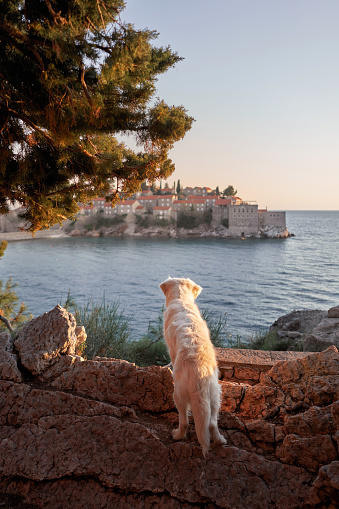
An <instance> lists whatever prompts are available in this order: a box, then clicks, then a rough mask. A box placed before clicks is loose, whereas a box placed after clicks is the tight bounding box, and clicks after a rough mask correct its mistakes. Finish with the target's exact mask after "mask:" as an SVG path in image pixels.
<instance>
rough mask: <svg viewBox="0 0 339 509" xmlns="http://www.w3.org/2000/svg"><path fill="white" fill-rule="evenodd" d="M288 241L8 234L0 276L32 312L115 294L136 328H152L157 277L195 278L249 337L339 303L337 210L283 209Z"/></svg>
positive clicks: (205, 297)
mask: <svg viewBox="0 0 339 509" xmlns="http://www.w3.org/2000/svg"><path fill="white" fill-rule="evenodd" d="M287 227H288V230H289V231H290V232H291V233H294V234H295V237H291V238H288V239H272V240H269V239H260V240H259V239H247V240H217V239H208V240H207V239H139V238H138V239H134V238H130V239H120V238H105V239H104V238H69V239H39V240H27V241H20V242H11V243H9V245H8V248H7V251H6V254H5V256H4V257H3V258H2V260H1V261H0V278H1V279H2V280H5V279H6V278H8V277H9V276H12V278H13V280H14V281H15V282H16V283H17V284H18V287H17V294H18V296H19V298H20V299H21V300H22V301H24V302H25V303H26V305H27V307H28V309H29V311H31V312H32V313H33V315H34V316H38V315H39V314H41V313H44V312H46V311H49V310H50V309H52V308H53V307H54V306H55V305H56V304H58V303H62V302H63V301H64V300H65V299H66V297H67V293H68V291H70V293H71V295H72V296H73V298H74V299H75V300H76V301H77V302H79V303H84V302H85V301H87V300H88V298H89V297H94V299H98V300H100V299H101V298H102V297H103V295H105V298H106V300H108V301H114V300H119V302H120V306H121V309H122V310H123V311H124V314H125V315H126V316H128V317H130V318H131V328H132V332H133V336H134V337H135V338H137V337H139V336H140V335H141V334H143V333H144V332H146V330H147V325H148V323H149V321H152V322H153V321H155V320H156V318H157V317H158V315H159V313H160V312H161V309H162V306H163V304H164V296H163V294H162V292H161V290H160V289H159V284H160V283H161V282H162V281H163V280H164V279H166V278H167V277H168V276H169V275H170V276H171V277H190V278H191V279H193V280H194V281H195V282H196V283H198V284H200V285H201V286H202V287H203V291H202V293H201V294H200V296H199V297H198V299H197V303H198V305H199V307H200V308H201V309H206V308H209V310H210V311H211V312H212V313H213V315H214V316H215V317H216V318H218V317H219V316H220V315H222V316H224V315H225V313H226V314H227V324H228V332H229V333H230V334H232V336H233V337H234V336H237V335H240V336H241V337H242V338H243V339H246V338H248V337H249V336H251V335H253V334H254V333H255V332H258V331H261V330H263V329H265V328H267V327H268V326H269V325H271V324H272V323H273V322H274V320H276V319H277V318H279V316H281V315H283V314H285V313H288V312H290V311H292V310H294V309H328V308H329V307H331V306H335V305H338V304H339V211H335V212H327V211H326V212H319V211H316V212H306V211H302V212H301V211H298V212H287Z"/></svg>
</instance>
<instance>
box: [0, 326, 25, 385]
mask: <svg viewBox="0 0 339 509" xmlns="http://www.w3.org/2000/svg"><path fill="white" fill-rule="evenodd" d="M17 363H18V357H17V356H16V355H15V353H14V350H13V340H12V338H11V335H10V333H9V332H0V379H1V380H13V381H14V382H21V381H22V375H21V372H20V371H19V369H18V364H17Z"/></svg>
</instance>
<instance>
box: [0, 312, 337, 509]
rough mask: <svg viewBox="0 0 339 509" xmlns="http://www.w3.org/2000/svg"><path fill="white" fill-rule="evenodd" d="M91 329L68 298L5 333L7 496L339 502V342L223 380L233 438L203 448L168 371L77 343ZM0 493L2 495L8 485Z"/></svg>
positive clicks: (43, 504)
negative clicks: (185, 423)
mask: <svg viewBox="0 0 339 509" xmlns="http://www.w3.org/2000/svg"><path fill="white" fill-rule="evenodd" d="M84 338H85V331H84V330H83V329H82V328H79V327H77V326H76V323H75V321H74V318H73V316H72V315H70V314H69V313H68V312H67V311H65V310H64V309H62V308H61V307H60V306H57V307H56V308H55V309H54V310H52V311H50V312H49V313H46V314H45V315H43V316H41V317H38V318H36V319H35V320H32V321H31V322H29V323H28V324H27V325H26V327H25V328H24V329H22V331H21V332H20V333H19V334H18V336H17V337H16V338H14V339H13V340H12V339H11V337H10V335H9V334H8V333H2V334H1V335H0V378H1V380H0V388H1V391H0V502H1V496H2V497H3V500H8V497H11V496H15V497H20V498H21V501H22V502H25V503H29V504H32V505H33V507H36V508H44V509H59V508H60V509H61V508H63V509H64V508H68V507H69V508H72V509H73V508H74V509H85V508H86V509H97V508H111V507H114V508H118V509H119V508H140V509H141V508H142V509H144V508H146V509H147V508H150V507H153V508H155V507H162V506H166V507H167V508H169V509H172V508H173V509H174V508H187V509H189V508H190V509H192V508H201V507H205V508H208V509H212V508H221V507H222V508H227V509H256V508H258V509H259V508H260V509H269V508H276V509H278V508H279V509H286V508H288V509H293V508H298V509H299V508H305V509H306V508H308V509H310V508H319V509H320V508H331V509H334V508H335V507H338V499H339V498H338V490H339V458H338V443H339V433H338V424H339V401H338V396H339V377H338V374H339V353H338V350H337V349H336V348H335V347H334V346H332V347H330V348H328V349H327V350H326V351H324V352H321V353H314V354H310V355H304V356H301V357H300V358H297V359H295V360H292V361H289V362H278V363H277V364H275V365H274V366H273V367H272V368H271V369H270V370H269V371H266V372H262V373H261V375H260V377H259V379H258V380H257V383H254V384H252V385H250V384H247V383H237V382H234V381H225V379H224V380H223V381H222V382H221V383H222V390H223V396H222V411H221V414H220V429H221V431H222V433H223V434H224V435H225V436H226V438H227V440H228V445H227V446H214V447H212V448H211V450H210V452H209V454H208V456H207V458H206V459H205V458H204V457H203V455H202V452H201V449H200V446H199V444H198V442H197V440H196V436H195V432H194V426H193V425H191V426H190V433H189V436H188V438H187V440H186V441H180V442H174V441H173V440H172V437H171V430H172V429H173V427H174V426H175V425H176V424H177V413H176V410H175V407H174V404H173V398H172V392H173V383H172V376H171V371H170V370H169V369H168V368H162V367H154V366H153V367H149V368H139V367H137V366H135V365H134V364H130V363H128V362H124V361H118V360H114V359H100V358H97V359H96V360H93V361H84V360H83V359H82V358H81V357H80V356H78V355H77V354H76V351H77V348H78V346H79V344H80V343H81V342H82V341H84ZM1 494H2V495H1Z"/></svg>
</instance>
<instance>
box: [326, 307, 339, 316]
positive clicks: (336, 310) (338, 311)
mask: <svg viewBox="0 0 339 509" xmlns="http://www.w3.org/2000/svg"><path fill="white" fill-rule="evenodd" d="M327 316H328V318H339V306H335V307H333V308H330V309H329V310H328V311H327Z"/></svg>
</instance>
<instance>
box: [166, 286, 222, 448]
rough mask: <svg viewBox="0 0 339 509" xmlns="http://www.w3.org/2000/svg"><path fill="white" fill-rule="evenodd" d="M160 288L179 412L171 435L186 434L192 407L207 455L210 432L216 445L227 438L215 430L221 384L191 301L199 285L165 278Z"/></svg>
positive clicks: (207, 338) (204, 330)
mask: <svg viewBox="0 0 339 509" xmlns="http://www.w3.org/2000/svg"><path fill="white" fill-rule="evenodd" d="M160 288H161V290H162V291H163V292H164V294H165V297H166V310H165V313H164V334H165V340H166V343H167V346H168V350H169V354H170V357H171V361H172V366H173V381H174V402H175V405H176V407H177V409H178V412H179V428H178V429H176V430H174V431H173V438H174V439H175V440H181V439H182V438H184V437H185V435H186V430H187V427H188V411H189V408H191V410H192V413H193V417H194V424H195V430H196V433H197V437H198V440H199V443H200V445H201V447H202V452H203V454H204V456H206V453H207V451H208V449H209V446H210V437H211V435H212V438H213V440H214V441H215V442H217V443H219V444H226V439H225V438H224V437H223V436H222V435H221V434H220V433H219V430H218V422H217V421H218V414H219V408H220V394H221V387H220V385H219V383H218V367H217V362H216V358H215V352H214V348H213V345H212V343H211V340H210V335H209V331H208V327H207V324H206V322H205V321H204V320H203V318H202V316H201V314H200V312H199V309H198V307H197V305H196V304H195V302H194V300H195V298H196V297H197V296H198V295H199V294H200V292H201V290H202V288H201V286H199V285H197V284H195V283H194V282H193V281H191V279H185V278H168V279H166V281H164V282H163V283H161V285H160Z"/></svg>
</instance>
